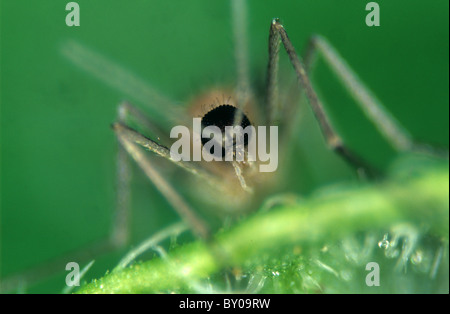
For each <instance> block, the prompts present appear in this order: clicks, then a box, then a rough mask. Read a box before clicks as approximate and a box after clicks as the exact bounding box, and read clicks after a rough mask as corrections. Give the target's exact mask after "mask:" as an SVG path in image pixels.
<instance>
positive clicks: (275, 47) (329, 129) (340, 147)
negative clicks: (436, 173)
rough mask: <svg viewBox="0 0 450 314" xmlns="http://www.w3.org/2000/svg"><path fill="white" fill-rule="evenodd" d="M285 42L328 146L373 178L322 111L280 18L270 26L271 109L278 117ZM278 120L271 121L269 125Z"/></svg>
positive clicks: (268, 97)
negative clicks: (280, 58) (280, 60)
mask: <svg viewBox="0 0 450 314" xmlns="http://www.w3.org/2000/svg"><path fill="white" fill-rule="evenodd" d="M281 43H283V46H284V48H285V49H286V52H287V54H288V56H289V59H290V61H291V64H292V66H293V67H294V70H295V73H296V74H297V78H298V81H299V84H300V86H301V87H302V89H303V90H304V91H305V93H306V96H307V98H308V100H309V104H310V106H311V108H312V110H313V112H314V115H315V117H316V119H317V121H318V123H319V126H320V129H321V131H322V134H323V136H324V137H325V140H326V142H327V144H328V145H329V147H330V148H331V149H332V150H333V151H335V152H336V153H337V154H339V155H340V156H341V157H342V158H343V159H344V160H345V161H347V162H348V163H349V164H350V165H351V166H353V167H354V168H355V169H357V170H358V171H359V172H362V173H364V174H366V175H374V174H375V170H374V169H373V168H372V167H370V166H369V165H368V164H367V163H366V162H364V161H363V160H362V159H361V158H360V157H358V156H357V155H356V154H355V153H353V152H352V151H351V150H350V149H348V148H347V147H346V145H345V144H344V143H343V141H342V139H341V138H340V136H339V135H338V134H337V132H336V131H335V130H334V128H333V126H332V125H331V122H330V121H329V120H328V116H327V115H326V113H325V110H324V109H323V105H322V103H321V102H320V100H319V98H318V97H317V94H316V92H315V91H314V89H313V87H312V85H311V82H310V80H309V77H308V75H307V73H306V69H305V67H304V66H303V64H302V63H301V61H300V59H299V57H298V55H297V53H296V52H295V49H294V46H293V45H292V43H291V41H290V39H289V37H288V35H287V32H286V30H285V29H284V27H283V25H281V24H280V22H279V21H278V20H277V19H274V20H273V21H272V23H271V26H270V33H269V66H268V79H267V84H268V85H267V86H268V88H267V101H268V104H269V108H271V109H270V110H271V111H272V112H274V113H275V114H272V119H273V116H275V117H276V112H277V108H276V106H277V97H278V91H277V87H276V85H277V77H276V76H277V73H278V65H277V63H278V55H279V50H280V45H281ZM274 122H276V121H274V120H271V121H270V123H274Z"/></svg>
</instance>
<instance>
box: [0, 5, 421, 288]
mask: <svg viewBox="0 0 450 314" xmlns="http://www.w3.org/2000/svg"><path fill="white" fill-rule="evenodd" d="M231 4H232V17H233V19H232V21H233V33H234V39H235V56H236V68H237V74H236V80H237V84H236V86H235V87H234V88H233V89H231V90H230V89H229V88H214V89H212V90H209V91H206V92H204V93H202V94H201V95H198V96H197V97H196V98H194V99H193V100H192V101H191V102H190V103H189V104H188V106H187V110H186V111H184V110H180V107H179V106H177V105H175V104H174V103H173V102H171V101H170V100H168V99H167V98H166V97H164V96H162V95H160V94H159V93H158V92H156V91H155V90H153V89H152V88H151V87H150V86H149V85H148V84H146V83H145V82H142V81H141V80H140V79H138V78H136V76H134V75H133V74H131V73H129V72H128V71H127V70H126V69H124V68H122V67H120V66H119V65H117V64H115V63H114V62H111V61H109V60H108V59H106V58H105V57H103V56H101V55H100V54H98V53H96V52H94V51H92V50H90V49H88V48H86V47H85V46H83V45H81V44H78V43H76V42H73V41H71V42H66V43H65V44H64V45H63V47H62V53H63V55H64V56H65V57H66V58H67V59H69V60H70V61H72V62H73V63H74V64H75V65H77V66H78V67H79V68H81V69H83V70H85V71H86V72H87V73H89V74H91V75H93V76H95V77H96V78H98V79H99V80H101V81H103V82H104V83H105V84H107V85H109V86H110V87H112V88H114V89H118V90H120V91H121V92H123V93H124V94H128V95H132V96H133V97H134V98H135V99H137V100H139V102H141V103H144V104H149V105H150V108H149V109H151V111H152V115H150V116H148V117H147V116H146V115H144V114H143V113H142V112H141V111H140V110H138V109H137V108H136V107H134V106H132V105H131V104H129V103H123V104H121V105H120V106H119V110H118V112H119V114H118V118H117V121H116V122H115V123H113V125H112V127H113V130H114V132H115V134H116V136H117V139H118V140H119V142H120V147H119V151H118V162H117V164H118V189H117V206H116V210H115V211H116V212H115V222H114V224H113V226H112V233H111V235H110V236H109V237H108V238H107V239H105V240H103V241H100V243H98V244H96V245H95V246H94V248H93V251H95V252H96V253H97V254H101V253H104V252H106V251H108V250H111V249H114V248H117V247H123V246H124V245H125V244H127V243H128V239H129V230H128V223H129V208H130V189H129V187H130V176H131V170H130V165H129V162H128V161H129V159H130V158H129V157H131V158H132V159H133V160H134V161H135V162H136V163H137V164H138V165H139V167H140V168H141V169H142V171H143V172H144V174H145V175H146V176H147V177H148V178H149V179H150V180H151V181H152V182H153V183H154V185H155V187H156V188H157V189H158V190H159V191H160V192H161V194H162V195H163V196H164V197H165V198H166V199H167V200H168V202H169V203H170V204H171V206H172V207H173V208H174V210H175V211H176V212H177V213H178V214H179V215H180V216H181V217H182V219H183V220H184V221H185V222H187V224H188V225H189V226H190V228H191V229H192V231H193V232H194V233H195V234H197V235H198V236H200V237H202V238H205V239H206V238H208V237H209V236H210V230H209V227H208V225H207V224H206V222H205V221H204V220H203V219H202V218H201V217H200V216H199V214H197V213H196V211H194V210H193V209H192V208H191V206H190V205H189V204H188V202H187V201H186V200H185V199H184V198H183V197H182V196H181V194H180V193H178V192H177V191H176V190H175V188H174V187H173V186H172V185H171V184H170V183H169V181H168V180H167V179H166V178H165V176H163V175H162V172H161V170H162V168H161V167H166V165H169V164H170V163H172V164H174V165H176V166H178V167H180V168H181V169H182V170H183V171H185V172H186V174H188V175H189V176H190V178H192V180H193V182H192V187H193V189H196V190H197V191H198V192H199V193H198V194H199V195H201V196H202V197H205V198H206V199H207V200H208V201H210V203H211V204H213V206H211V208H213V210H217V211H225V212H227V213H233V212H242V211H243V210H251V209H254V208H258V206H259V205H260V204H261V202H262V201H263V200H264V199H265V198H266V195H268V194H269V193H270V192H271V189H272V187H273V186H274V185H276V184H277V179H278V178H279V173H278V172H279V171H275V172H261V171H259V170H258V167H257V166H259V164H261V160H258V159H257V160H256V161H255V162H249V160H248V158H246V156H245V155H246V154H247V152H248V151H247V148H244V150H243V152H244V153H243V154H244V158H243V159H241V160H239V159H238V158H236V159H235V160H234V161H231V162H227V161H213V162H194V161H183V160H182V159H181V160H175V159H174V158H172V157H171V154H170V149H169V148H168V147H169V146H170V145H171V139H170V136H169V134H170V131H169V129H168V127H167V121H171V122H173V121H176V122H177V123H173V124H176V125H190V124H189V121H192V118H199V119H201V121H202V122H203V124H204V125H209V126H217V127H219V129H220V128H222V127H224V126H242V127H245V126H247V125H252V126H254V127H258V126H278V127H279V134H278V138H279V140H280V141H279V143H278V144H279V145H278V147H277V149H276V151H277V152H278V153H279V156H280V159H281V161H280V164H282V159H283V157H284V156H285V155H286V153H287V147H288V144H289V143H290V142H291V139H292V138H293V137H294V136H295V134H293V132H292V129H293V127H292V126H293V124H294V123H295V115H296V108H297V106H298V103H299V99H300V95H299V94H298V93H297V94H296V95H293V96H292V97H290V98H288V99H282V97H280V96H279V86H278V85H279V84H278V59H279V54H280V49H281V48H284V50H285V51H286V52H287V56H288V58H289V60H290V62H291V64H292V68H293V71H294V72H295V74H296V76H297V78H298V86H299V87H300V90H301V92H303V93H304V94H306V97H307V99H308V102H309V104H310V106H311V108H312V110H313V112H314V114H315V117H316V118H317V122H318V124H319V126H320V128H321V131H322V133H323V136H324V139H325V141H326V143H327V145H328V146H329V147H330V149H332V150H333V151H335V152H336V153H337V154H338V155H339V156H341V157H342V158H343V159H344V160H345V161H347V162H348V163H349V164H350V165H351V166H353V167H354V168H355V169H356V170H357V171H358V173H360V174H361V175H366V176H367V175H371V173H372V169H371V168H370V167H369V166H368V165H366V164H365V163H364V162H363V161H362V160H361V159H360V158H358V157H357V156H355V154H354V153H352V152H351V150H350V149H349V148H348V147H347V146H346V145H345V144H344V142H343V141H342V139H341V138H340V136H339V135H338V134H337V133H336V132H335V130H334V128H333V126H332V124H331V123H330V121H329V119H328V117H327V115H326V113H325V111H324V108H323V106H322V103H321V101H320V99H319V98H318V96H317V94H316V92H315V90H314V88H313V86H312V84H311V82H310V80H309V73H310V72H311V71H312V70H313V65H314V60H315V57H316V56H317V54H320V55H321V56H322V57H323V59H324V61H325V62H326V63H327V64H328V65H329V66H330V68H331V69H332V70H333V71H334V72H335V73H336V75H337V77H338V78H339V79H340V81H341V82H342V84H343V86H344V87H345V88H346V89H347V90H348V91H349V93H350V94H351V96H352V97H353V98H354V99H355V100H356V102H357V103H358V104H359V105H360V107H361V109H362V110H363V112H364V113H365V114H366V115H367V117H368V118H369V119H370V120H371V121H372V122H373V123H374V124H375V126H376V127H377V129H378V130H379V131H380V133H381V134H382V135H383V136H384V137H385V138H386V140H387V141H388V142H389V143H390V144H391V145H392V146H393V147H394V148H395V149H396V150H398V151H416V150H418V149H420V150H422V149H421V148H418V147H417V146H416V145H415V144H414V142H413V140H412V139H411V137H410V136H409V134H408V132H407V131H405V130H404V129H403V128H402V127H401V125H400V124H399V123H398V122H397V121H396V119H395V118H393V117H392V116H391V115H390V114H389V112H388V111H387V110H386V109H385V108H384V107H383V106H382V104H381V103H380V102H379V101H378V100H377V99H376V97H374V95H373V94H372V93H371V92H370V90H369V89H368V88H367V87H366V86H365V85H364V83H362V82H361V80H360V79H359V78H358V77H357V75H356V74H355V73H354V72H353V71H352V69H351V68H350V67H349V66H348V64H347V63H346V62H345V61H344V59H343V58H342V57H341V56H340V55H339V53H338V52H337V51H336V50H335V49H334V48H333V46H332V45H331V44H330V43H329V42H328V41H327V40H326V39H325V38H323V37H320V36H314V37H312V38H311V39H310V40H309V44H308V46H307V49H306V50H305V53H304V54H303V58H302V59H301V58H300V57H299V55H298V54H297V52H296V51H295V49H294V46H293V45H292V43H291V41H290V39H289V37H288V34H287V31H286V29H285V27H284V26H283V25H282V24H281V22H280V21H279V20H278V19H273V20H272V21H268V29H269V36H268V37H269V42H268V64H267V70H266V71H267V72H266V73H267V74H266V86H265V91H264V92H263V94H256V93H255V91H254V90H253V89H252V88H251V86H250V79H249V70H248V63H247V60H248V55H247V35H246V25H245V24H246V2H245V1H240V0H233V1H231ZM280 87H283V86H280ZM283 92H284V89H283ZM286 94H289V95H290V93H286ZM180 111H181V112H180ZM144 134H145V135H144ZM203 144H204V143H203V142H202V145H203ZM233 146H234V148H236V147H235V144H233ZM244 146H245V145H244ZM145 150H150V151H151V152H152V153H154V154H156V155H159V156H161V157H163V159H165V160H158V159H157V158H155V156H152V154H151V153H148V152H145ZM217 153H219V154H221V152H220V150H219V152H217ZM162 162H166V164H163V163H162ZM183 228H184V226H183ZM181 229H182V228H181V227H180V226H179V225H175V226H173V227H171V228H169V229H166V230H163V231H164V232H162V233H161V234H158V236H156V238H158V239H160V235H161V236H162V235H164V236H167V235H168V234H169V233H170V234H171V233H176V232H180V230H181ZM183 230H184V229H183ZM145 247H146V246H145V245H143V246H140V247H139V250H138V251H134V252H133V254H131V255H130V256H131V257H130V258H128V257H127V258H125V259H124V261H122V262H121V263H120V266H121V267H125V266H126V265H127V264H129V262H130V261H132V260H133V259H134V258H135V257H136V256H137V255H138V254H140V253H141V251H142V250H143V248H145ZM86 251H87V250H85V249H83V250H82V251H80V252H76V253H75V254H73V256H71V257H70V259H69V258H67V257H64V258H61V259H60V260H58V261H56V263H54V264H51V265H50V266H49V265H44V266H43V267H38V269H32V270H30V271H29V272H27V273H25V274H19V275H16V276H14V277H12V278H7V279H6V280H2V287H1V288H2V291H10V290H11V289H13V288H14V287H18V286H19V285H20V284H21V283H22V282H31V281H37V280H39V279H41V278H43V277H45V276H46V275H47V274H48V273H50V272H58V271H61V270H63V269H64V267H65V265H66V264H67V263H68V262H69V261H79V262H81V261H83V260H86V259H88V258H89V257H87V256H89V254H86ZM49 268H51V270H49Z"/></svg>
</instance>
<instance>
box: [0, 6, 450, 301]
mask: <svg viewBox="0 0 450 314" xmlns="http://www.w3.org/2000/svg"><path fill="white" fill-rule="evenodd" d="M367 2H368V1H361V0H347V1H331V0H330V1H328V0H320V1H317V0H314V1H313V0H304V1H300V0H297V1H287V0H284V1H267V0H263V1H260V0H258V1H256V0H253V1H249V19H248V25H249V35H250V39H249V47H250V67H251V75H252V79H253V80H254V82H255V83H261V82H263V81H264V75H265V68H266V62H267V38H268V29H269V23H270V21H271V19H272V18H273V17H280V18H281V19H282V21H283V23H284V25H285V26H286V28H287V31H288V32H289V36H290V38H291V39H292V41H293V44H294V46H295V47H296V48H297V50H298V51H302V49H303V48H304V46H305V44H306V42H307V39H308V37H309V36H310V35H311V34H313V33H318V34H321V35H323V36H325V37H326V38H328V39H329V40H330V42H331V43H333V45H334V46H335V47H336V48H337V50H338V51H339V52H340V53H341V55H343V56H344V57H345V58H346V60H347V61H348V63H349V64H350V65H351V66H352V67H353V68H354V69H355V71H356V72H357V73H358V74H359V76H360V77H361V78H362V79H363V80H364V81H365V82H366V83H367V85H368V86H369V87H370V88H371V89H372V90H373V91H374V92H375V94H376V95H377V96H378V97H379V99H380V100H381V101H382V102H383V103H384V104H385V106H386V107H387V108H388V109H389V110H390V111H391V112H392V113H393V115H394V116H395V117H397V118H398V120H399V121H401V123H402V124H403V125H404V126H405V127H406V128H407V129H408V130H410V132H411V133H412V134H413V136H414V137H415V138H417V139H419V140H421V141H424V142H429V143H433V144H436V145H439V146H443V147H448V141H449V133H448V119H449V118H448V116H449V112H448V111H449V105H448V104H449V93H448V84H449V76H448V69H449V58H448V56H449V44H448V36H449V34H448V32H449V31H448V29H449V18H448V12H449V8H448V6H449V3H448V1H444V0H433V1H424V0H422V1H412V0H411V1H407V2H406V1H400V0H389V1H378V3H379V4H380V7H381V26H380V27H377V28H374V27H372V28H369V27H367V26H366V25H365V22H364V21H365V16H366V13H367V12H366V11H365V5H366V3H367ZM66 3H67V1H50V0H45V1H22V0H21V1H17V0H14V1H13V0H2V1H1V11H0V14H1V16H0V18H1V20H0V23H1V24H0V25H1V34H0V40H1V43H0V44H1V50H0V52H1V59H0V62H1V63H0V75H1V85H0V95H1V108H0V110H1V120H0V123H1V142H0V145H1V170H0V171H1V172H0V175H1V217H0V219H1V220H0V223H1V225H0V228H1V276H2V277H5V276H8V275H12V274H14V273H18V272H21V271H23V270H25V269H27V268H30V267H33V266H36V265H41V264H43V263H45V261H48V260H49V259H52V258H55V257H58V256H61V255H62V254H64V253H68V252H70V251H72V250H74V249H77V248H81V247H85V246H88V244H89V243H91V242H93V241H95V240H98V239H100V238H102V237H104V236H106V235H107V234H108V231H109V228H110V226H111V222H112V218H113V216H112V214H113V209H114V206H115V203H114V202H115V176H116V174H115V153H116V150H117V145H116V141H115V138H114V134H113V132H112V131H111V129H110V127H109V125H110V124H111V122H113V121H114V120H115V116H116V109H117V105H118V104H119V103H120V101H122V100H124V99H126V100H129V101H131V102H135V103H136V104H137V105H142V104H139V102H137V101H136V99H133V95H128V94H124V93H121V92H120V91H118V90H115V89H112V88H110V87H108V86H107V85H105V84H104V83H102V82H100V81H98V80H97V79H96V78H94V77H92V76H91V75H89V74H87V73H86V72H84V71H82V70H81V69H79V68H77V67H76V66H74V65H73V64H72V63H71V62H70V61H69V60H67V59H66V58H65V57H64V56H63V55H62V53H61V45H63V44H64V42H65V41H66V40H75V41H76V42H78V43H80V44H83V45H85V46H86V47H89V48H90V49H93V50H95V51H97V52H99V53H100V54H102V55H104V56H105V57H108V58H109V59H111V60H114V61H115V62H116V63H117V64H120V65H121V66H123V67H124V68H126V69H127V70H128V71H130V72H132V73H135V74H136V75H137V76H139V77H141V78H142V79H144V80H145V81H146V82H148V83H149V84H151V85H152V86H153V87H154V88H156V89H157V90H158V91H160V92H161V93H163V94H165V95H168V96H169V97H171V98H173V99H176V100H178V101H180V104H182V103H183V101H186V100H189V99H190V97H192V96H193V95H195V94H196V93H197V92H199V91H202V90H204V89H206V88H208V87H210V86H216V85H219V84H221V83H227V84H228V83H232V82H233V81H234V79H235V69H234V58H233V53H234V50H233V49H234V48H233V41H232V32H231V20H230V2H229V1H225V0H222V1H206V0H204V1H200V0H190V1H97V0H96V1H78V3H79V5H80V8H81V26H80V27H67V26H66V24H65V17H66V14H67V12H66V11H65V5H66ZM281 58H282V63H283V66H282V69H283V70H285V72H284V73H286V75H288V76H289V75H292V73H291V72H290V69H289V67H288V64H287V60H286V59H287V58H286V56H285V55H284V54H282V57H281ZM314 77H315V83H316V85H317V86H318V89H319V90H320V95H321V97H323V99H324V102H325V104H326V105H327V111H328V112H329V113H330V115H331V116H332V119H333V122H334V124H335V125H336V126H337V128H338V129H339V131H340V133H341V134H342V135H343V138H344V139H345V140H346V141H347V142H348V143H349V145H350V147H352V148H354V150H356V151H357V152H358V153H360V154H361V155H362V156H363V157H364V158H366V159H367V160H369V161H370V162H372V163H373V164H375V165H376V166H378V167H379V168H382V169H384V168H386V167H387V166H388V165H389V163H390V161H391V160H392V159H393V158H394V157H395V152H394V151H393V150H392V149H390V147H389V146H388V145H387V144H386V143H385V141H384V140H383V138H382V137H381V136H380V135H379V134H378V133H377V132H376V130H375V129H374V127H373V126H372V125H371V124H370V122H368V121H367V120H366V119H365V118H364V116H363V115H362V113H361V112H360V111H359V109H358V108H357V107H356V105H355V104H354V103H353V101H352V100H351V99H350V98H349V97H348V95H347V94H346V92H345V91H344V90H343V88H342V87H341V86H340V85H339V84H338V83H337V82H336V80H335V78H334V77H333V75H332V74H331V72H330V71H329V70H327V68H326V66H324V65H323V64H322V63H319V64H318V69H317V72H316V74H315V76H314ZM300 113H301V114H302V118H301V120H300V121H301V123H302V124H301V126H300V131H301V133H300V134H299V135H298V136H296V137H295V138H294V139H292V143H294V144H295V145H296V147H297V146H298V148H297V149H296V150H295V153H296V154H297V155H295V156H294V157H295V158H294V159H293V160H294V161H295V162H293V165H292V167H293V169H292V170H291V171H290V173H291V175H290V178H289V179H290V180H289V181H292V182H296V184H294V185H291V187H290V189H289V191H292V192H295V193H297V194H306V193H308V192H309V191H311V190H313V189H315V188H317V187H319V186H321V185H324V184H330V183H333V182H338V181H341V180H347V179H352V178H353V175H352V171H351V170H350V169H348V167H346V166H345V165H344V163H343V162H342V161H341V160H339V159H338V158H337V157H335V156H334V155H333V154H332V153H331V152H328V151H327V150H326V148H325V146H324V142H323V140H322V139H321V137H320V133H319V132H318V129H317V126H316V125H315V122H314V121H313V120H312V118H311V115H310V113H309V111H308V109H306V107H302V110H301V111H300ZM134 170H135V171H134V174H135V175H134V178H133V184H132V188H133V227H132V242H133V243H137V242H138V241H140V240H142V239H143V238H145V237H146V236H149V235H150V234H152V233H154V232H155V231H157V230H160V229H161V228H162V227H163V226H166V225H167V224H168V223H170V222H172V221H176V220H177V217H176V215H175V214H174V213H173V211H172V210H171V209H170V206H169V205H168V204H167V202H166V201H165V200H164V199H163V198H162V197H161V196H160V195H159V194H158V192H157V191H156V190H155V189H154V187H153V186H152V185H151V184H150V183H149V182H148V181H147V180H146V179H145V178H144V176H143V175H142V174H140V173H139V172H138V171H137V169H136V168H135V169H134ZM122 254H123V251H122V252H118V253H116V254H115V255H113V256H111V257H110V258H107V259H100V260H98V262H97V263H96V264H95V266H94V268H93V270H92V271H91V272H90V273H89V275H90V277H97V276H100V275H102V274H103V273H104V272H105V271H106V269H110V268H111V267H113V266H114V265H115V263H116V262H117V260H118V257H120V256H121V255H122ZM64 276H65V275H64V271H63V269H61V271H60V274H59V275H57V276H52V277H51V278H48V280H46V281H45V282H43V283H40V284H39V285H37V286H34V287H32V288H30V289H29V290H26V291H29V292H58V291H60V290H61V289H62V288H63V287H64ZM90 277H89V278H90Z"/></svg>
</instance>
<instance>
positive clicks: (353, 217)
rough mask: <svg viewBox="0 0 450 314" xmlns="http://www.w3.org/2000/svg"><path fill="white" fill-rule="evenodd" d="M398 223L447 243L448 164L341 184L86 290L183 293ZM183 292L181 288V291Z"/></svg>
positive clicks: (256, 217) (100, 280) (172, 252)
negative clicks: (219, 276)
mask: <svg viewBox="0 0 450 314" xmlns="http://www.w3.org/2000/svg"><path fill="white" fill-rule="evenodd" d="M397 223H410V224H412V225H415V226H417V225H421V226H423V225H425V226H427V227H428V230H429V233H431V234H433V235H435V236H438V237H440V238H442V239H443V240H444V241H448V234H449V175H448V169H447V170H445V169H444V170H443V169H437V168H436V169H429V170H427V171H425V172H422V173H420V174H416V175H414V176H411V177H408V178H403V179H395V180H394V179H391V180H389V181H385V182H384V183H380V184H370V185H369V184H368V185H365V186H357V187H342V188H340V189H339V191H334V192H326V193H325V192H324V193H320V194H316V195H313V196H311V197H310V198H308V199H305V200H304V201H303V202H302V203H300V204H295V205H287V206H284V205H282V206H280V207H279V208H275V209H272V210H271V211H268V212H265V213H256V214H254V215H253V216H252V217H250V218H248V219H246V220H245V221H243V222H241V223H240V224H238V225H236V226H234V227H232V228H231V229H229V230H226V231H223V232H221V233H219V234H217V235H216V237H215V239H214V241H213V242H212V243H205V242H202V241H197V242H194V243H190V244H187V245H184V246H181V247H179V248H177V249H174V250H173V251H171V252H170V253H169V254H168V256H167V258H165V259H162V258H155V259H152V260H150V261H147V262H143V263H137V264H135V265H132V266H130V267H128V268H125V269H123V270H121V271H118V272H113V273H110V274H107V275H105V276H104V277H103V278H101V279H98V280H95V281H93V282H92V283H90V284H87V285H85V286H83V287H81V289H80V290H79V292H81V293H142V292H170V291H183V290H182V289H183V288H186V287H188V286H189V284H190V283H193V282H194V283H195V282H198V281H199V280H201V279H204V278H208V277H209V276H211V275H213V274H215V273H217V272H219V271H220V270H222V269H225V268H227V267H241V268H242V267H245V266H248V265H249V263H258V259H259V258H260V257H261V256H263V255H267V254H270V253H271V252H274V251H276V250H280V249H284V250H292V249H293V248H294V247H308V246H317V245H320V244H323V243H325V242H329V241H333V240H338V239H340V238H342V237H343V236H345V235H348V234H353V233H355V232H358V231H366V230H380V229H383V230H384V229H389V228H390V227H391V226H393V225H394V224H397ZM179 289H181V290H179Z"/></svg>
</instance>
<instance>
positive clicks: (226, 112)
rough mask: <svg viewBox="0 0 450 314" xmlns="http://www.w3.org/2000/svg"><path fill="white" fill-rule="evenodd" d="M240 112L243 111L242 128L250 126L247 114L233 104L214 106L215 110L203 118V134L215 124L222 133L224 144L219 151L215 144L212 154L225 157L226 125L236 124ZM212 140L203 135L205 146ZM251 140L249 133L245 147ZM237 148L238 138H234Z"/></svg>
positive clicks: (246, 136)
mask: <svg viewBox="0 0 450 314" xmlns="http://www.w3.org/2000/svg"><path fill="white" fill-rule="evenodd" d="M238 112H241V113H242V119H241V123H240V126H241V127H242V129H244V130H245V128H246V127H247V126H250V125H251V123H250V120H249V119H248V118H247V116H246V115H245V114H244V113H243V112H242V111H241V110H240V109H238V108H236V107H234V106H231V105H222V106H219V107H216V108H214V109H213V110H211V111H209V112H208V113H207V114H205V116H204V117H203V118H202V134H203V129H204V128H206V127H209V126H215V127H218V128H219V129H220V131H221V133H222V142H221V143H220V144H221V146H222V149H221V150H219V151H217V152H216V151H215V146H213V147H212V148H211V151H210V154H212V155H214V156H217V157H221V158H224V157H225V137H226V133H225V131H226V130H225V127H227V126H234V118H235V116H236V114H237V113H238ZM210 140H211V138H209V137H203V136H202V145H203V146H204V145H205V144H206V143H208V142H209V141H210ZM248 142H249V136H248V135H247V134H245V135H244V147H247V145H248ZM235 148H236V139H235V138H234V139H233V149H235Z"/></svg>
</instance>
